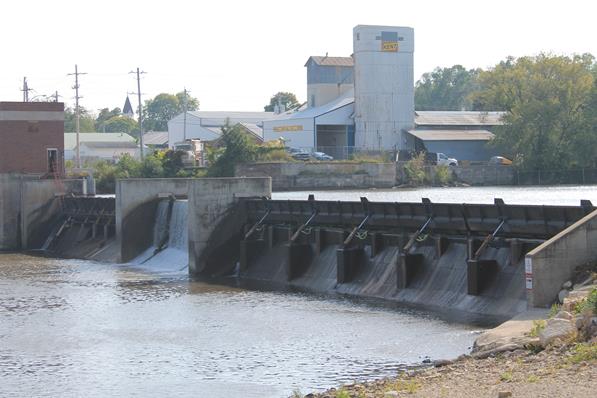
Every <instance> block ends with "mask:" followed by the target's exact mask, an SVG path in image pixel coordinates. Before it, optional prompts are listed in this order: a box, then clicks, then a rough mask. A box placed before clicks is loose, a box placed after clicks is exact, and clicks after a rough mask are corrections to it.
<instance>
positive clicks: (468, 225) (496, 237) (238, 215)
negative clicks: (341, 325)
mask: <svg viewBox="0 0 597 398" xmlns="http://www.w3.org/2000/svg"><path fill="white" fill-rule="evenodd" d="M239 205H240V207H241V209H236V210H233V211H234V212H235V213H233V216H232V218H233V219H234V220H235V222H237V223H238V222H244V223H245V226H244V233H242V234H240V235H234V236H233V235H231V234H232V233H233V231H234V228H227V229H222V231H224V235H223V236H218V237H217V239H215V240H214V239H212V240H213V241H215V242H222V241H224V240H228V241H229V245H226V246H225V250H223V252H224V253H225V255H228V256H229V257H230V258H225V256H224V254H222V253H217V252H213V251H212V252H211V253H209V252H206V254H207V255H208V257H207V259H206V261H207V262H208V263H209V262H213V263H214V264H217V265H218V266H219V268H216V267H213V266H212V267H197V266H195V267H193V268H191V270H190V271H191V272H193V273H196V274H199V275H205V276H214V275H216V276H217V274H218V272H215V271H219V272H220V274H221V273H222V272H224V273H227V274H228V275H237V276H238V278H239V281H240V282H241V283H243V282H246V283H248V284H249V285H250V284H251V283H260V284H266V285H268V286H272V287H273V288H276V289H277V288H279V289H299V290H303V291H312V292H316V293H324V294H340V295H348V296H355V297H362V298H373V299H382V300H384V301H388V302H396V303H400V304H406V305H413V306H417V307H425V308H429V309H434V310H441V311H442V312H446V313H447V312H450V311H454V312H456V313H459V314H468V315H470V319H469V320H474V319H480V318H481V319H493V320H494V321H495V320H502V319H507V318H509V317H511V316H513V315H515V314H517V313H519V312H522V311H524V310H526V308H527V306H529V305H533V303H529V302H528V301H527V291H526V288H525V260H524V256H525V254H526V253H527V252H529V251H532V250H533V249H534V248H535V247H537V246H539V245H541V244H542V243H543V242H545V241H546V240H548V239H550V238H552V237H553V236H555V235H557V234H558V233H559V232H560V231H562V230H564V229H566V228H568V227H570V226H571V225H573V224H574V223H575V222H577V221H578V220H580V219H582V218H583V217H584V216H585V215H586V214H588V213H591V212H592V211H594V207H593V206H592V204H591V203H590V202H586V201H584V202H582V203H581V205H580V206H536V205H535V206H532V205H531V206H525V205H507V204H505V203H504V202H503V201H502V200H500V199H496V200H495V203H494V204H493V205H486V204H450V203H432V202H431V201H429V200H428V199H424V200H423V201H422V202H421V203H384V202H369V201H368V200H367V199H366V198H361V202H360V203H359V202H344V201H342V202H334V201H316V200H314V198H313V197H312V196H310V197H309V199H308V200H302V201H300V200H258V199H245V200H241V201H240V202H239ZM204 213H205V212H204ZM243 213H244V214H243ZM189 220H190V222H191V223H192V225H193V224H195V223H196V220H195V219H194V218H193V217H189ZM217 223H218V221H217V220H213V222H211V223H210V225H211V228H212V229H213V228H215V230H217V229H218V228H219V226H216V224H217ZM191 229H192V227H191ZM226 233H228V234H229V235H226ZM202 236H203V237H204V239H209V237H210V232H207V234H204V235H202ZM190 239H192V238H190ZM235 244H236V245H237V246H238V248H237V249H236V251H235V250H234V245H235ZM207 246H210V245H207ZM190 252H191V255H192V250H190ZM221 258H225V261H221ZM191 262H192V260H191ZM236 263H238V267H235V264H236ZM550 271H551V266H550V267H548V268H547V269H545V270H542V271H541V272H542V273H543V272H546V273H548V272H550ZM562 282H563V281H560V282H559V283H560V284H561V283H562ZM460 316H462V315H460Z"/></svg>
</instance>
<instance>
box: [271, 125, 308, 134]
mask: <svg viewBox="0 0 597 398" xmlns="http://www.w3.org/2000/svg"><path fill="white" fill-rule="evenodd" d="M274 131H275V132H276V133H280V132H282V131H303V126H300V125H295V126H275V127H274Z"/></svg>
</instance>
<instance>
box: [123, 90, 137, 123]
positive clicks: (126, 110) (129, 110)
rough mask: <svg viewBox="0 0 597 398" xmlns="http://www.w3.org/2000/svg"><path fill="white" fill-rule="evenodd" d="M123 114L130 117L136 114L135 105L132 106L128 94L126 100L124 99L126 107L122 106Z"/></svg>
mask: <svg viewBox="0 0 597 398" xmlns="http://www.w3.org/2000/svg"><path fill="white" fill-rule="evenodd" d="M122 114H123V115H124V116H128V117H130V118H132V117H134V116H135V111H133V107H132V106H131V101H130V100H129V96H128V95H127V96H126V101H124V107H123V108H122Z"/></svg>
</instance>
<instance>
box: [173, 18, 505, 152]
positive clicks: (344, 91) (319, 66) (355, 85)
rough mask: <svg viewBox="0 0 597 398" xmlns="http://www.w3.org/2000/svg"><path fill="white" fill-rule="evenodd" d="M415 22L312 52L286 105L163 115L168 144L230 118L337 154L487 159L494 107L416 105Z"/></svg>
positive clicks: (208, 136) (357, 34) (357, 33)
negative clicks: (300, 86)
mask: <svg viewBox="0 0 597 398" xmlns="http://www.w3.org/2000/svg"><path fill="white" fill-rule="evenodd" d="M413 56H414V30H413V29H412V28H409V27H396V26H371V25H358V26H356V27H355V28H354V29H353V54H352V55H351V56H350V57H335V56H328V55H327V54H326V55H325V56H310V57H308V59H307V61H306V63H305V67H306V69H307V103H306V105H305V106H303V107H301V108H299V109H295V110H292V111H282V112H277V113H272V112H204V111H197V112H187V116H186V127H183V126H185V123H184V119H185V118H184V114H180V115H178V116H176V117H175V118H174V119H172V120H171V121H170V122H169V123H168V133H169V143H170V144H169V145H170V146H172V145H173V143H174V142H177V141H181V140H183V138H185V137H186V138H200V139H202V140H205V141H212V140H215V139H217V138H218V137H219V135H220V129H221V127H222V126H223V124H224V122H225V120H226V119H227V118H228V119H229V120H230V123H231V124H233V125H234V124H237V123H246V124H250V125H251V126H253V128H252V131H253V132H254V133H255V134H256V135H258V136H260V137H262V139H263V141H271V140H277V139H280V138H282V139H283V140H284V141H285V142H286V144H287V146H290V147H294V148H300V149H303V150H307V151H320V152H325V153H328V154H329V155H332V156H333V157H334V158H343V157H346V156H348V155H349V154H351V153H354V151H356V150H373V151H398V150H409V151H412V150H423V149H425V150H428V151H433V152H443V153H446V154H447V155H449V156H452V157H456V158H457V159H462V160H488V159H489V157H491V156H493V155H495V154H496V153H495V149H492V148H491V147H490V146H488V145H486V144H487V142H488V141H490V140H491V139H493V132H492V131H491V130H492V129H493V128H494V127H495V126H498V125H500V124H501V121H500V119H501V116H502V113H500V112H431V111H426V112H415V109H414V71H413Z"/></svg>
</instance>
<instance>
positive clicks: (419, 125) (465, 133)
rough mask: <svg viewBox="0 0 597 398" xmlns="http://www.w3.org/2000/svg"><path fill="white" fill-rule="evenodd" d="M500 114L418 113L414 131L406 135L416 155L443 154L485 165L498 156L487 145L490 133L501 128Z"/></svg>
mask: <svg viewBox="0 0 597 398" xmlns="http://www.w3.org/2000/svg"><path fill="white" fill-rule="evenodd" d="M502 116H503V112H471V111H417V112H415V128H414V129H412V130H409V131H408V135H409V136H410V137H411V138H410V139H413V140H414V148H415V150H416V151H428V152H439V153H445V154H446V155H448V156H450V157H453V158H456V159H460V160H471V161H486V160H488V159H489V158H491V157H492V156H495V155H499V152H498V150H497V148H494V147H492V146H491V145H487V144H488V143H489V141H491V140H492V139H493V138H494V134H493V133H492V132H491V130H492V129H494V128H495V127H496V126H499V125H501V124H502V122H501V118H502Z"/></svg>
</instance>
